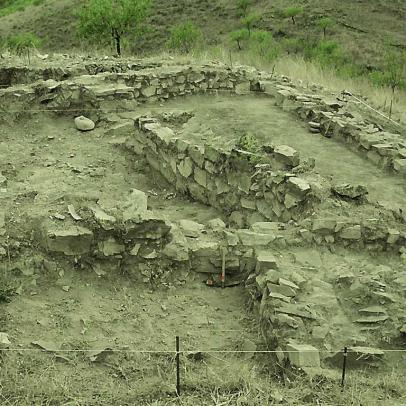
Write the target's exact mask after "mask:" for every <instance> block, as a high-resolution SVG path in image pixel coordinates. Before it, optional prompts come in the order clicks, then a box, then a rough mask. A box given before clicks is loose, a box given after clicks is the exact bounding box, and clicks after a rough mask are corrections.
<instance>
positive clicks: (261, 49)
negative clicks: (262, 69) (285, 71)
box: [249, 30, 279, 61]
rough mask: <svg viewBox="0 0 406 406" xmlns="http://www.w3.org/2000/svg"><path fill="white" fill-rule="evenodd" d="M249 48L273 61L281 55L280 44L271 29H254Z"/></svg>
mask: <svg viewBox="0 0 406 406" xmlns="http://www.w3.org/2000/svg"><path fill="white" fill-rule="evenodd" d="M249 48H250V50H251V51H252V52H254V53H255V54H257V55H259V56H260V57H261V58H264V59H266V60H267V61H272V60H274V59H275V58H276V57H277V56H278V55H279V46H278V45H277V43H276V41H275V40H274V38H273V36H272V33H271V32H269V31H263V30H258V31H257V30H256V31H253V32H252V34H251V37H250V40H249Z"/></svg>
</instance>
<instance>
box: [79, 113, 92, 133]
mask: <svg viewBox="0 0 406 406" xmlns="http://www.w3.org/2000/svg"><path fill="white" fill-rule="evenodd" d="M75 126H76V128H77V129H78V130H80V131H91V130H93V129H94V127H95V124H94V122H93V121H92V120H90V118H87V117H84V116H79V117H76V118H75Z"/></svg>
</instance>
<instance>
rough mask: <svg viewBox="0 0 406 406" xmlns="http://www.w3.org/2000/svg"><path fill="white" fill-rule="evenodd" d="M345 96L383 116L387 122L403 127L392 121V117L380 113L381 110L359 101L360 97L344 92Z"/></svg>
mask: <svg viewBox="0 0 406 406" xmlns="http://www.w3.org/2000/svg"><path fill="white" fill-rule="evenodd" d="M343 94H347V95H348V96H351V97H353V98H354V99H355V100H357V101H358V102H360V103H362V104H364V105H365V106H367V107H368V108H370V109H371V110H372V111H374V112H375V113H378V114H379V115H381V116H382V117H385V118H386V119H387V120H389V121H390V122H392V123H393V124H396V125H397V126H399V127H402V128H403V126H402V125H401V124H399V123H397V122H396V121H394V120H392V119H391V118H390V117H388V116H385V114H383V113H382V112H380V111H379V110H376V109H375V108H373V107H372V106H370V105H369V104H368V103H366V102H364V101H363V100H361V99H359V98H358V97H356V96H354V95H353V94H352V93H350V92H343Z"/></svg>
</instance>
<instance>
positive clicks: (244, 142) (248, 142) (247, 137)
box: [236, 133, 262, 164]
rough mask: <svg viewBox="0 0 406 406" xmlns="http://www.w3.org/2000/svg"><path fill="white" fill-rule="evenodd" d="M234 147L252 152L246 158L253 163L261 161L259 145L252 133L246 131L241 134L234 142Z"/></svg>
mask: <svg viewBox="0 0 406 406" xmlns="http://www.w3.org/2000/svg"><path fill="white" fill-rule="evenodd" d="M236 147H237V148H238V149H241V150H243V151H247V152H250V153H251V154H253V155H251V156H250V157H249V158H248V159H249V161H250V162H252V163H253V164H257V163H259V162H260V161H261V156H260V154H261V151H262V150H261V146H260V144H259V142H258V140H257V138H256V137H255V136H254V135H253V134H251V133H247V134H244V135H243V136H241V137H240V138H239V139H238V141H237V143H236Z"/></svg>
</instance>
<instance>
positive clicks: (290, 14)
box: [283, 7, 303, 24]
mask: <svg viewBox="0 0 406 406" xmlns="http://www.w3.org/2000/svg"><path fill="white" fill-rule="evenodd" d="M301 13H303V8H302V7H288V8H287V9H286V10H285V11H284V13H283V14H284V16H285V17H287V18H291V19H292V22H293V24H296V20H295V17H296V16H297V15H299V14H301Z"/></svg>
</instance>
